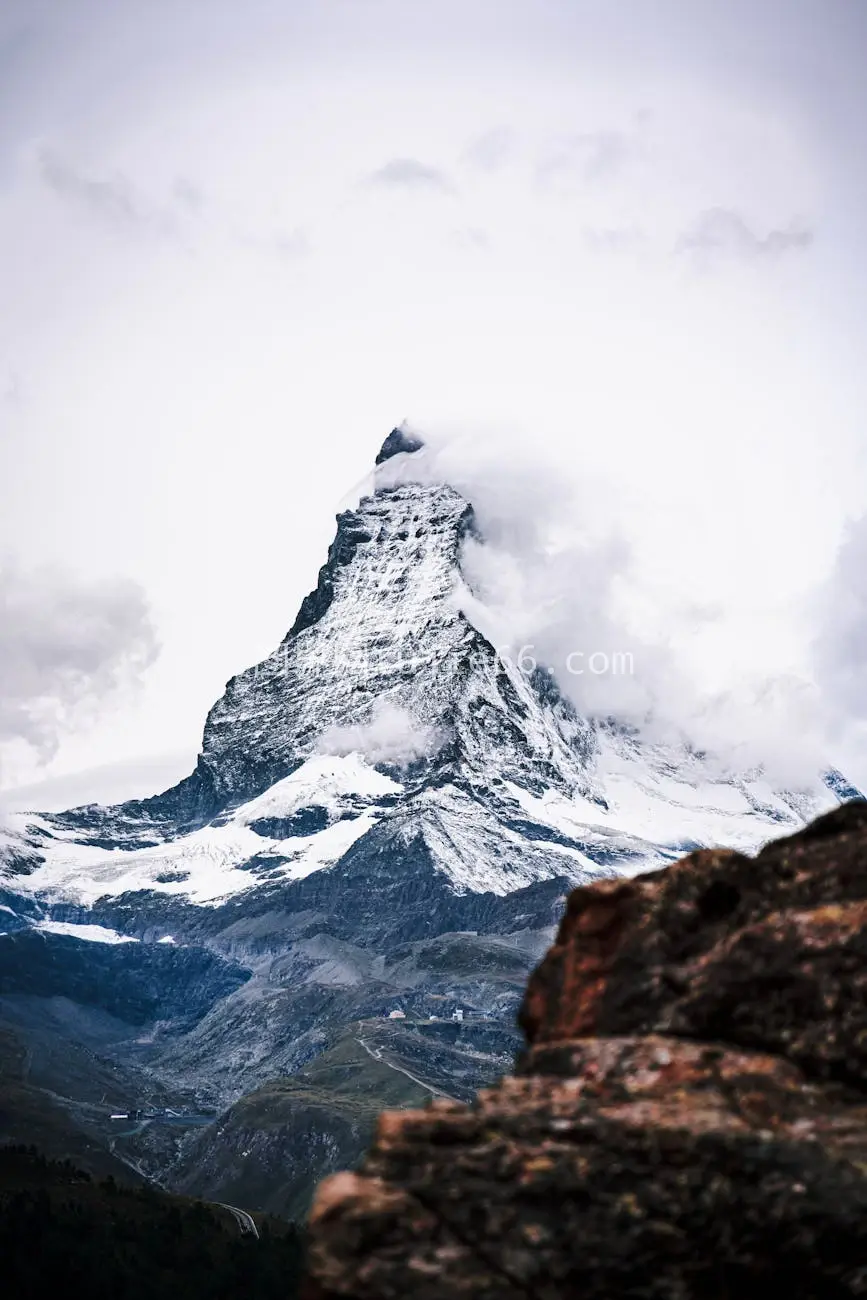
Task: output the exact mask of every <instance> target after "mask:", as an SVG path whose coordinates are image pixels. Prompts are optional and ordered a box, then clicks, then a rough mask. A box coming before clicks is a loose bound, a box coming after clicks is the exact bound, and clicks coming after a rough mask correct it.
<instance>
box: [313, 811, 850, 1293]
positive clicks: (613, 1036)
mask: <svg viewBox="0 0 867 1300" xmlns="http://www.w3.org/2000/svg"><path fill="white" fill-rule="evenodd" d="M521 1022H522V1026H523V1028H524V1031H525V1034H526V1038H527V1048H526V1051H525V1052H524V1054H523V1056H522V1057H521V1059H520V1061H519V1063H518V1074H517V1077H515V1078H507V1079H504V1080H503V1081H502V1082H501V1083H500V1084H499V1085H497V1086H496V1087H494V1088H491V1089H489V1090H487V1091H485V1092H482V1093H480V1094H479V1096H478V1098H477V1099H476V1101H475V1102H474V1104H473V1105H471V1106H469V1107H467V1106H462V1105H458V1104H453V1103H449V1102H434V1103H432V1104H431V1105H430V1106H429V1107H428V1108H427V1109H425V1110H420V1111H404V1112H399V1113H388V1112H387V1113H385V1114H383V1115H382V1116H381V1118H380V1122H379V1128H378V1132H377V1136H376V1139H375V1142H374V1144H373V1147H372V1149H371V1150H370V1152H369V1153H368V1155H367V1156H366V1158H365V1160H364V1163H363V1165H362V1166H361V1168H360V1170H359V1172H357V1173H343V1174H338V1175H336V1176H335V1177H332V1178H330V1179H328V1180H327V1181H326V1182H324V1183H323V1184H322V1185H321V1186H320V1188H319V1191H318V1195H317V1199H316V1201H315V1204H314V1207H313V1211H312V1214H311V1275H310V1279H309V1282H308V1290H307V1296H308V1300H336V1298H337V1297H353V1298H354V1300H374V1298H377V1300H378V1298H380V1297H382V1298H383V1300H384V1298H385V1297H408V1296H413V1297H417V1298H418V1300H440V1298H441V1297H442V1298H443V1300H444V1298H445V1297H473V1300H482V1297H484V1300H494V1297H496V1298H497V1300H507V1298H511V1297H516V1298H517V1297H521V1298H523V1300H526V1298H527V1297H535V1298H537V1300H560V1298H561V1297H572V1296H580V1297H587V1298H591V1297H593V1298H596V1297H598V1298H599V1300H603V1298H604V1300H613V1298H614V1297H624V1296H636V1297H638V1296H641V1297H659V1298H660V1300H662V1298H663V1297H665V1300H699V1298H701V1300H705V1298H707V1300H711V1298H712V1300H727V1298H728V1297H737V1298H738V1300H752V1298H753V1297H756V1298H758V1297H762V1300H764V1297H765V1296H766V1295H767V1294H768V1293H770V1292H771V1291H773V1292H775V1293H778V1294H785V1295H787V1296H789V1297H793V1296H794V1297H804V1300H806V1298H807V1297H810V1300H819V1298H821V1300H824V1298H825V1297H844V1296H867V803H865V802H855V803H851V804H848V805H845V806H844V807H842V808H840V809H838V810H836V811H835V812H832V813H829V814H827V815H826V816H824V817H822V818H820V819H819V820H818V821H816V822H814V823H813V824H812V825H811V826H810V827H808V828H807V829H806V830H804V831H802V832H800V833H799V834H797V835H794V836H791V837H790V838H787V839H783V840H778V841H776V842H775V843H773V844H770V845H768V846H767V847H766V848H765V849H763V850H762V851H761V852H760V853H759V854H758V856H757V857H756V858H750V857H746V856H744V855H742V854H739V853H733V852H716V851H707V850H703V851H699V852H696V853H693V854H691V855H690V856H689V857H686V858H684V859H682V860H681V861H680V862H678V863H676V864H675V865H673V866H671V867H670V868H668V869H667V870H663V871H656V872H653V873H650V874H648V875H644V876H641V877H637V878H635V879H632V880H619V881H601V882H598V883H596V884H593V885H588V886H584V887H581V888H579V889H576V890H575V891H574V892H573V893H572V895H571V896H570V898H569V902H568V907H567V911H566V914H565V916H564V918H563V921H562V923H561V926H560V930H559V933H558V936H557V940H556V942H555V944H554V946H553V947H552V948H551V950H550V952H549V953H548V955H547V956H546V958H545V959H544V961H543V962H542V964H541V966H540V967H539V968H538V970H537V971H536V972H535V974H534V975H533V976H532V978H531V980H530V984H529V987H528V990H527V995H526V999H525V1002H524V1006H523V1010H522V1015H521Z"/></svg>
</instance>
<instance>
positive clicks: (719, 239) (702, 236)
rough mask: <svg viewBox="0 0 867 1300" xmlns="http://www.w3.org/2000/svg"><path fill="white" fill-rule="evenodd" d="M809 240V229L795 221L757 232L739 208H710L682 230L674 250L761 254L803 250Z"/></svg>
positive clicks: (703, 253)
mask: <svg viewBox="0 0 867 1300" xmlns="http://www.w3.org/2000/svg"><path fill="white" fill-rule="evenodd" d="M812 242H813V232H812V230H810V229H809V228H808V227H807V226H804V225H799V224H798V223H797V222H791V223H790V224H789V225H788V226H785V227H780V228H777V229H771V230H768V231H767V233H766V234H764V235H759V234H756V232H755V231H754V230H753V229H752V228H751V227H750V226H749V225H748V224H747V222H746V221H745V219H744V218H743V217H742V216H741V214H740V213H739V212H733V211H731V210H730V209H729V208H711V209H709V210H708V211H707V212H702V213H700V215H699V216H698V217H696V219H695V221H693V222H692V224H691V225H690V226H689V228H688V229H687V230H686V231H684V233H683V234H682V235H681V237H680V239H679V240H678V243H677V251H678V252H679V253H686V254H690V255H691V256H693V257H696V258H701V259H703V260H705V261H706V260H708V259H711V258H719V257H740V258H765V257H780V256H782V254H784V253H789V252H793V251H794V252H803V251H804V249H806V248H809V247H810V245H811V244H812Z"/></svg>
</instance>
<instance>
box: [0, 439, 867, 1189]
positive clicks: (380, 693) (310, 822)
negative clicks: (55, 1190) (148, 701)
mask: <svg viewBox="0 0 867 1300" xmlns="http://www.w3.org/2000/svg"><path fill="white" fill-rule="evenodd" d="M425 457H426V451H425V448H424V446H423V444H422V443H421V440H420V439H418V438H417V437H415V436H414V435H411V434H409V433H408V432H407V431H406V430H403V429H396V430H394V431H393V432H392V433H391V434H389V436H388V438H387V439H386V440H385V443H384V444H383V447H382V449H381V450H380V452H379V455H378V456H377V465H378V467H379V469H378V471H377V473H376V475H375V478H374V485H373V490H372V491H370V492H369V493H368V494H367V495H365V496H363V497H362V499H361V501H360V502H359V504H358V506H357V508H355V509H353V510H348V511H345V512H344V513H342V514H341V515H339V516H338V519H337V531H336V535H335V538H334V541H333V543H332V545H331V547H330V549H329V552H328V556H327V559H326V562H325V564H324V565H323V567H322V568H321V570H320V572H319V577H318V581H317V584H316V586H315V588H314V590H313V591H312V592H311V593H310V595H309V596H307V597H306V598H305V599H304V601H303V602H302V604H301V608H300V610H299V612H298V615H297V617H296V619H295V622H294V623H293V625H292V627H291V629H290V630H289V632H288V633H287V635H286V637H285V638H284V640H283V641H282V642H281V644H280V645H279V646H278V647H277V649H276V650H275V651H274V652H273V653H272V654H271V655H269V656H268V657H267V658H266V659H265V660H264V661H263V662H262V663H260V664H257V665H255V666H254V667H252V668H249V669H247V670H246V671H244V672H242V673H240V674H238V675H237V676H236V677H233V678H232V679H231V680H230V681H229V683H228V684H227V686H226V690H225V692H224V694H223V696H222V697H221V698H220V699H219V700H218V701H217V702H216V703H215V704H214V706H213V708H212V709H211V711H210V713H209V714H208V718H207V720H206V723H205V727H204V734H203V739H202V748H201V753H200V755H199V758H198V762H197V765H196V768H195V770H194V772H193V773H191V775H190V776H189V777H187V778H186V779H185V780H183V781H181V782H180V784H178V785H177V786H175V787H174V788H172V789H170V790H168V791H166V792H165V793H163V794H160V795H157V796H154V797H153V798H150V799H143V800H137V801H132V802H128V803H125V804H121V805H119V806H117V807H100V806H88V807H82V808H76V809H72V810H70V811H68V812H66V813H61V814H47V813H45V814H36V813H30V814H24V813H22V814H14V815H12V816H10V817H9V818H8V821H7V825H6V826H5V827H0V1065H2V1056H3V1051H4V1042H5V1041H6V1040H5V1039H4V1034H8V1035H9V1036H11V1037H10V1041H11V1042H12V1044H13V1048H12V1049H11V1051H12V1057H13V1058H14V1060H16V1061H23V1062H26V1063H27V1074H26V1078H24V1079H23V1080H22V1081H21V1082H20V1084H16V1088H17V1091H16V1092H15V1094H14V1097H13V1098H12V1099H11V1100H10V1099H9V1098H5V1099H4V1095H3V1093H2V1070H0V1139H2V1137H3V1123H2V1117H3V1115H4V1113H5V1114H6V1115H7V1116H8V1115H10V1114H11V1115H13V1116H14V1115H15V1114H16V1113H18V1112H17V1110H16V1107H19V1105H21V1106H23V1105H24V1102H23V1101H22V1100H21V1099H22V1098H23V1099H24V1101H26V1114H27V1115H28V1116H31V1115H32V1114H33V1113H35V1112H34V1108H37V1109H38V1108H39V1107H47V1108H48V1110H50V1112H51V1116H52V1119H51V1125H50V1126H48V1127H49V1129H50V1131H51V1132H61V1133H65V1132H67V1128H68V1125H69V1124H72V1125H73V1127H75V1130H76V1133H78V1134H79V1138H81V1134H82V1133H84V1134H85V1137H86V1141H87V1143H91V1144H93V1143H96V1144H97V1145H100V1144H102V1147H104V1148H106V1149H108V1150H110V1151H111V1152H113V1153H115V1155H118V1156H120V1157H121V1158H127V1159H129V1160H131V1161H133V1162H134V1164H135V1167H136V1168H139V1167H141V1168H142V1169H144V1170H145V1171H146V1172H149V1173H156V1174H158V1176H159V1177H160V1178H161V1179H162V1180H163V1181H164V1182H166V1183H167V1184H168V1185H172V1186H177V1187H181V1188H183V1189H184V1190H193V1191H199V1192H203V1193H205V1194H213V1195H214V1196H215V1198H216V1199H220V1200H230V1201H234V1202H235V1203H242V1204H244V1203H246V1204H248V1205H249V1206H250V1208H256V1207H257V1206H260V1207H262V1208H270V1209H272V1210H275V1211H277V1212H289V1211H291V1212H293V1213H294V1212H298V1209H299V1206H300V1207H303V1205H304V1203H305V1202H306V1200H307V1199H309V1193H310V1190H311V1188H312V1183H313V1181H314V1180H315V1178H316V1177H317V1176H318V1175H319V1174H321V1173H322V1172H324V1171H326V1170H327V1169H329V1168H334V1167H337V1166H340V1165H342V1164H346V1163H347V1162H350V1161H351V1160H352V1159H353V1158H354V1156H355V1154H357V1153H358V1152H360V1151H361V1150H362V1148H363V1146H364V1145H365V1142H366V1140H367V1136H368V1133H369V1127H370V1124H371V1123H372V1121H373V1117H374V1116H375V1114H376V1111H377V1109H378V1108H379V1107H380V1106H381V1105H382V1104H385V1103H386V1102H387V1103H388V1104H390V1105H399V1104H402V1103H417V1102H418V1101H419V1100H420V1099H421V1098H423V1097H424V1096H426V1095H436V1096H442V1095H446V1096H452V1097H460V1098H466V1097H468V1096H470V1095H471V1093H472V1091H473V1090H474V1089H475V1088H478V1087H479V1086H482V1085H483V1084H485V1083H486V1082H488V1081H490V1080H492V1079H494V1078H496V1077H498V1076H499V1075H501V1074H502V1073H503V1072H504V1071H505V1070H507V1069H508V1067H509V1065H510V1060H511V1056H512V1053H513V1052H514V1050H515V1048H516V1046H517V1044H518V1040H517V1036H516V1033H515V1030H514V1012H515V1010H516V1008H517V1005H518V1002H519V1000H520V996H521V992H522V988H523V985H524V982H525V980H526V977H527V974H528V973H529V971H530V969H531V968H532V967H533V966H534V965H535V963H536V961H537V960H538V958H539V957H540V955H541V954H542V952H543V951H544V950H545V948H546V947H547V945H548V942H549V940H550V935H551V929H552V927H553V925H554V924H555V923H556V921H557V919H558V916H559V913H560V911H561V909H562V904H563V899H564V897H565V895H566V893H567V892H568V890H569V889H570V888H571V887H572V886H573V885H575V884H579V883H585V882H588V881H591V880H592V879H594V878H596V877H599V876H606V875H620V874H634V873H635V872H636V871H639V870H642V869H645V868H649V867H658V866H664V865H666V864H668V863H669V862H671V861H673V860H675V859H676V858H678V857H680V856H681V855H682V854H683V853H684V852H686V851H689V850H690V849H693V848H695V847H698V846H702V845H721V846H725V847H730V848H735V849H739V850H742V851H743V850H746V851H749V850H752V849H755V848H757V847H758V846H759V845H761V844H762V843H764V842H765V841H767V840H769V839H771V838H773V837H774V836H776V835H779V834H782V833H784V832H785V831H787V830H793V829H797V828H798V827H800V826H801V825H803V824H804V823H805V822H806V821H807V820H809V819H810V818H811V817H813V816H814V815H816V814H817V813H819V812H821V811H823V810H825V809H827V808H830V807H833V806H834V805H836V804H837V803H838V802H840V801H842V800H844V799H847V798H850V797H852V796H854V795H857V791H854V790H852V789H851V787H849V786H848V785H847V784H846V783H845V781H844V780H843V778H842V777H840V776H839V774H836V773H829V774H827V775H826V776H824V777H822V776H818V777H817V778H816V781H815V782H814V784H813V787H812V788H811V789H808V790H801V791H780V790H776V789H774V788H773V787H772V785H771V784H770V783H769V782H768V781H766V780H765V779H763V778H762V777H761V775H755V774H752V775H751V776H745V777H743V778H731V779H722V778H721V777H720V776H719V775H718V774H716V773H715V771H714V769H713V768H712V767H711V765H710V764H709V763H708V762H707V761H706V760H705V759H703V758H702V757H701V756H700V755H698V754H696V753H695V752H694V751H693V750H691V749H690V748H689V747H688V746H686V745H683V746H678V747H674V746H663V745H653V744H650V743H648V742H647V741H646V740H645V739H644V738H643V737H642V736H641V735H639V734H638V733H636V732H635V731H634V730H632V729H629V728H627V727H625V726H622V725H619V724H618V723H617V722H616V721H613V720H610V719H608V720H602V721H600V720H595V719H591V718H586V717H582V716H581V715H580V714H579V713H578V712H577V711H576V709H575V708H574V707H573V706H572V705H571V704H570V703H569V702H568V700H567V699H566V698H565V697H564V696H563V694H562V693H561V692H560V690H559V689H558V686H557V683H556V681H555V679H554V678H553V676H552V675H551V674H550V673H549V672H547V671H546V670H545V669H544V667H539V668H536V667H534V668H533V671H532V672H529V673H528V672H524V671H522V670H521V667H520V666H519V665H516V664H513V663H512V662H510V660H509V659H508V658H506V657H504V656H502V655H500V654H499V653H498V652H497V650H496V648H495V647H494V646H493V645H492V644H491V642H490V641H489V640H488V639H487V638H486V637H485V636H484V635H483V634H482V632H480V631H479V629H478V628H477V627H476V626H474V624H473V622H472V621H471V619H470V617H469V616H468V613H467V610H468V609H470V608H472V606H473V602H472V600H471V599H468V597H470V596H472V594H473V593H471V592H469V590H468V588H467V584H466V580H465V577H464V574H463V571H462V553H463V548H464V544H465V542H466V539H467V538H469V537H471V536H472V537H474V538H477V537H478V529H477V526H476V523H475V520H474V515H473V510H472V506H471V504H470V503H469V502H468V501H466V500H465V499H464V497H463V496H462V495H461V494H460V493H459V492H457V491H456V490H455V489H454V488H453V487H451V486H449V485H448V484H443V483H436V482H431V481H430V480H431V475H430V472H429V469H428V467H427V463H426V460H425ZM383 466H387V469H385V470H384V469H383ZM393 1011H397V1012H401V1013H402V1015H401V1016H400V1017H397V1018H395V1019H391V1018H390V1016H391V1013H392V1012H393ZM458 1011H461V1012H465V1013H466V1014H465V1015H464V1017H463V1019H462V1020H456V1019H453V1018H452V1017H453V1015H456V1013H457V1012H458ZM70 1062H74V1063H75V1070H74V1087H73V1085H72V1083H70V1079H69V1077H68V1076H69V1072H70V1067H69V1063H70ZM106 1079H110V1080H112V1081H113V1082H112V1086H113V1088H114V1089H115V1090H116V1089H117V1088H118V1087H119V1086H120V1084H121V1083H122V1085H123V1090H124V1097H125V1104H127V1105H128V1106H129V1108H130V1109H131V1110H138V1109H140V1108H141V1106H142V1103H143V1099H144V1100H145V1101H148V1104H151V1102H150V1101H149V1100H148V1099H152V1098H153V1097H154V1096H158V1097H159V1098H160V1099H161V1104H166V1105H171V1104H172V1103H173V1102H174V1105H175V1107H177V1106H178V1105H180V1103H179V1102H178V1101H177V1098H178V1097H181V1098H184V1097H186V1098H187V1099H189V1097H190V1096H192V1097H193V1098H194V1100H195V1102H196V1104H197V1105H199V1107H201V1105H202V1104H207V1105H208V1106H213V1107H216V1108H220V1107H226V1106H229V1107H230V1109H229V1110H228V1111H227V1112H226V1113H225V1114H224V1115H223V1116H222V1117H221V1118H220V1120H219V1121H218V1122H217V1123H216V1124H214V1125H211V1126H209V1127H206V1128H204V1129H203V1130H201V1131H197V1132H196V1133H192V1134H186V1135H184V1134H183V1133H181V1136H178V1133H179V1132H180V1130H178V1129H177V1127H175V1128H172V1129H171V1132H170V1133H168V1135H167V1132H168V1131H162V1130H161V1131H160V1132H157V1131H156V1130H155V1129H154V1127H153V1125H144V1127H143V1128H142V1127H140V1126H135V1127H134V1128H133V1129H131V1130H130V1131H129V1132H128V1133H127V1134H126V1136H125V1137H124V1141H123V1142H120V1140H119V1139H118V1138H117V1137H116V1135H115V1133H114V1131H113V1130H112V1129H111V1126H110V1124H109V1123H108V1121H107V1119H106V1117H105V1116H103V1115H102V1110H101V1109H100V1107H101V1105H102V1101H104V1100H105V1097H106ZM111 1095H112V1097H114V1093H112V1094H111ZM58 1098H66V1099H67V1100H66V1102H65V1103H64V1105H65V1106H66V1111H65V1112H64V1114H65V1116H66V1118H65V1119H64V1120H63V1123H60V1121H59V1120H58V1118H57V1114H56V1110H57V1105H58ZM362 1102H363V1104H362ZM118 1104H119V1102H118V1101H113V1103H112V1105H113V1107H114V1108H116V1107H117V1105H118ZM4 1105H5V1108H6V1109H5V1111H4ZM103 1109H104V1107H103ZM22 1113H25V1112H22ZM39 1113H40V1114H41V1113H42V1111H41V1110H40V1112H39ZM28 1123H29V1120H28ZM47 1123H48V1121H47V1120H46V1124H47ZM65 1126H66V1127H65ZM12 1136H14V1137H15V1138H16V1140H30V1139H29V1137H28V1129H27V1127H26V1125H25V1127H24V1128H23V1129H18V1130H15V1131H14V1132H13V1134H12ZM83 1140H84V1139H81V1141H83ZM60 1141H61V1139H60V1138H58V1142H60ZM81 1141H79V1140H77V1141H76V1143H75V1144H73V1149H74V1150H76V1151H78V1150H79V1149H80V1147H81ZM124 1143H126V1146H124ZM54 1151H55V1152H56V1153H57V1154H61V1155H62V1154H66V1153H67V1148H66V1147H60V1148H58V1147H55V1148H54ZM124 1152H125V1153H126V1154H125V1155H124V1154H123V1153H124ZM250 1152H256V1153H257V1160H256V1162H255V1163H256V1167H257V1168H258V1169H259V1170H260V1171H263V1172H261V1177H260V1178H259V1181H258V1182H257V1181H255V1180H254V1181H251V1175H250V1172H249V1171H250V1168H251V1166H250V1164H249V1163H248V1159H247V1158H248V1156H249V1153H250ZM287 1169H289V1170H291V1175H290V1176H288V1177H287V1173H286V1171H287ZM268 1171H270V1172H268ZM269 1180H270V1181H269Z"/></svg>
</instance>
